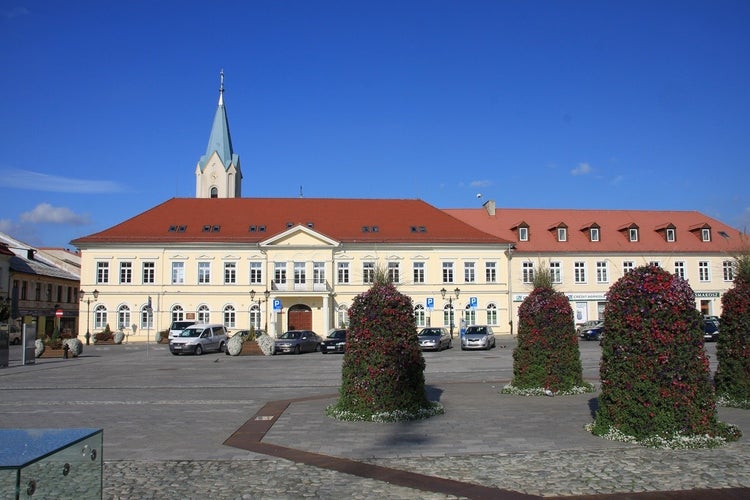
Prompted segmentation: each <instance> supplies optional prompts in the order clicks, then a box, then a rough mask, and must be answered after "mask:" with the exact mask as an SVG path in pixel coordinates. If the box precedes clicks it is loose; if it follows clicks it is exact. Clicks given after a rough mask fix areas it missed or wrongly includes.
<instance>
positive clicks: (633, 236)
mask: <svg viewBox="0 0 750 500" xmlns="http://www.w3.org/2000/svg"><path fill="white" fill-rule="evenodd" d="M628 238H629V239H630V241H638V228H637V227H631V228H630V229H628Z"/></svg>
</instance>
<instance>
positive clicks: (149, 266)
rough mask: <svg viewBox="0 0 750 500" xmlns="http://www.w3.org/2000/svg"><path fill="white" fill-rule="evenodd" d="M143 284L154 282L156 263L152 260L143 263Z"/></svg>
mask: <svg viewBox="0 0 750 500" xmlns="http://www.w3.org/2000/svg"><path fill="white" fill-rule="evenodd" d="M142 270H143V284H144V285H148V284H153V283H155V282H156V264H154V263H153V262H144V263H143V269H142Z"/></svg>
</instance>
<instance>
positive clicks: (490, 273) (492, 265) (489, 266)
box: [484, 262, 497, 283]
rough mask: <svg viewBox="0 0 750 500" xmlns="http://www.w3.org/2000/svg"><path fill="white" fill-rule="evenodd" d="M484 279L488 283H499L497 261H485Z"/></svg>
mask: <svg viewBox="0 0 750 500" xmlns="http://www.w3.org/2000/svg"><path fill="white" fill-rule="evenodd" d="M484 280H485V281H486V282H487V283H497V262H485V263H484Z"/></svg>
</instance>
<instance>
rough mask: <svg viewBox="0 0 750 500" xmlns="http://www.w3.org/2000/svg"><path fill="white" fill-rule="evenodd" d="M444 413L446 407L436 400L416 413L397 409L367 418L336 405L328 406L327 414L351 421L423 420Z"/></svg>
mask: <svg viewBox="0 0 750 500" xmlns="http://www.w3.org/2000/svg"><path fill="white" fill-rule="evenodd" d="M443 413H445V408H444V407H443V405H441V404H440V403H438V402H436V401H431V402H430V406H428V407H426V408H420V409H419V410H418V411H417V412H416V413H410V412H406V411H400V410H397V411H393V412H382V413H375V414H374V415H372V417H370V418H365V416H363V415H360V414H359V413H354V412H351V411H342V410H337V409H336V408H335V407H334V405H331V406H329V407H328V408H326V414H327V415H328V416H329V417H333V418H335V419H337V420H346V421H349V422H365V421H369V422H404V421H407V420H422V419H424V418H429V417H433V416H435V415H442V414H443Z"/></svg>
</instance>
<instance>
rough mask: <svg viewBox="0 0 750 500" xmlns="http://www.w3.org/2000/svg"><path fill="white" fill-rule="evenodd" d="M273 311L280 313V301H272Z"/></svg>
mask: <svg viewBox="0 0 750 500" xmlns="http://www.w3.org/2000/svg"><path fill="white" fill-rule="evenodd" d="M273 310H274V311H281V299H273Z"/></svg>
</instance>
